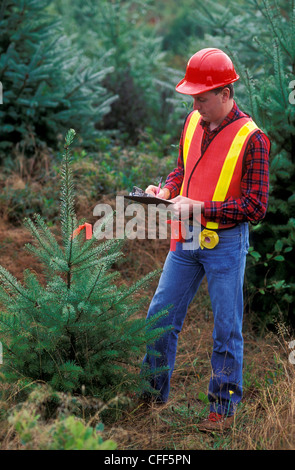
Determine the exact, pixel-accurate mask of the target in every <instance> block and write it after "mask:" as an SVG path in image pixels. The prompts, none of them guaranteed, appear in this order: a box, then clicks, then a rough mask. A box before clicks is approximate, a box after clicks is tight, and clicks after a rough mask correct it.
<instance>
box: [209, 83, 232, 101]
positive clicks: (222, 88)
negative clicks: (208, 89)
mask: <svg viewBox="0 0 295 470" xmlns="http://www.w3.org/2000/svg"><path fill="white" fill-rule="evenodd" d="M224 88H228V89H229V97H230V98H233V97H234V86H233V84H232V83H229V84H228V85H225V86H221V87H219V88H214V90H212V91H214V93H215V95H218V93H221V92H222V90H224Z"/></svg>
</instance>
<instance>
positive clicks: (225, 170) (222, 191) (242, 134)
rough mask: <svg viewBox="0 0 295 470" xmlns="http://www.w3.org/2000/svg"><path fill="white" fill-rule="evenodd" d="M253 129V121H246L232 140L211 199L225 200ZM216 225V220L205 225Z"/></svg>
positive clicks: (215, 226)
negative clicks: (241, 154)
mask: <svg viewBox="0 0 295 470" xmlns="http://www.w3.org/2000/svg"><path fill="white" fill-rule="evenodd" d="M254 129H258V127H257V125H256V124H255V122H253V121H249V122H247V123H246V124H245V125H244V126H243V127H241V129H240V130H239V132H238V133H237V135H236V136H235V138H234V140H233V141H232V144H231V147H230V149H229V151H228V154H227V156H226V159H225V161H224V164H223V167H222V170H221V172H220V175H219V179H218V182H217V185H216V188H215V191H214V194H213V198H212V201H224V200H225V198H226V195H227V191H228V188H229V185H230V183H231V180H232V176H233V174H234V171H235V167H236V164H237V161H238V158H239V156H240V153H241V150H242V148H243V145H244V143H245V141H246V139H247V137H248V135H249V134H250V132H252V131H253V130H254ZM218 226H219V224H218V223H217V222H208V223H207V225H206V227H207V228H211V229H217V228H218Z"/></svg>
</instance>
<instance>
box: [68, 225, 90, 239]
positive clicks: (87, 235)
mask: <svg viewBox="0 0 295 470" xmlns="http://www.w3.org/2000/svg"><path fill="white" fill-rule="evenodd" d="M84 229H85V232H86V240H90V239H91V238H92V225H91V224H87V223H85V224H83V225H79V227H78V228H76V230H74V231H73V235H72V237H73V238H75V237H76V236H77V235H79V233H80V232H81V230H84Z"/></svg>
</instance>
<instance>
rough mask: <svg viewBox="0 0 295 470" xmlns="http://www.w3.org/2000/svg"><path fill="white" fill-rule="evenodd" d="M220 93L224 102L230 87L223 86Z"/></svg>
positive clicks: (227, 98) (228, 94)
mask: <svg viewBox="0 0 295 470" xmlns="http://www.w3.org/2000/svg"><path fill="white" fill-rule="evenodd" d="M221 93H222V102H223V103H226V102H227V101H228V100H229V97H230V89H229V88H227V87H225V88H223V90H222V92H221Z"/></svg>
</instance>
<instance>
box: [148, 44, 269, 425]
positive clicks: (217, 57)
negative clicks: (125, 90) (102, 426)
mask: <svg viewBox="0 0 295 470" xmlns="http://www.w3.org/2000/svg"><path fill="white" fill-rule="evenodd" d="M238 79H239V76H238V75H237V73H236V71H235V69H234V66H233V63H232V61H231V59H230V58H229V57H228V56H227V55H226V54H225V53H224V52H223V51H221V50H219V49H212V48H209V49H203V50H201V51H199V52H197V53H196V54H194V55H193V56H192V57H191V59H190V60H189V62H188V64H187V68H186V74H185V77H184V79H183V80H181V82H180V83H179V84H178V85H177V86H176V91H178V92H179V93H183V94H187V95H190V96H191V97H192V99H193V102H194V106H193V111H192V112H191V113H190V114H189V115H188V116H187V118H186V121H185V124H184V128H183V132H182V136H181V140H180V146H179V157H178V163H177V168H175V169H174V171H172V173H170V174H169V176H168V178H167V180H166V183H165V185H164V188H163V189H161V191H160V192H159V194H158V196H159V197H161V198H163V199H172V201H173V202H174V206H173V208H174V210H175V211H180V210H181V207H182V206H183V205H184V204H188V205H189V207H190V210H191V211H192V209H193V206H194V205H196V204H197V205H199V207H201V218H202V230H203V231H202V232H201V240H203V243H202V242H201V246H199V247H197V248H196V249H192V250H188V249H184V246H183V243H182V241H179V242H177V243H176V249H175V250H170V252H169V254H168V256H167V259H166V261H165V264H164V268H163V273H162V275H161V278H160V281H159V285H158V288H157V291H156V293H155V295H154V297H153V300H152V302H151V305H150V308H149V311H148V318H150V317H151V316H153V315H155V314H156V313H157V312H159V311H160V310H161V309H163V308H165V307H166V306H168V305H172V307H171V308H170V309H169V313H168V315H167V316H166V317H165V318H163V319H162V320H160V321H159V322H158V323H157V325H156V326H168V325H170V326H171V325H172V327H173V329H172V330H171V331H169V332H168V333H166V334H165V335H164V336H163V337H162V338H161V339H159V340H158V341H156V343H155V344H154V350H156V351H158V356H157V355H154V354H153V351H152V350H151V349H150V348H148V350H147V354H146V356H145V358H144V361H143V366H145V367H146V366H147V367H149V368H150V369H151V370H152V371H154V376H153V380H152V381H151V386H152V388H153V389H155V390H156V391H157V392H158V394H157V399H156V400H157V402H160V403H165V402H166V401H167V400H168V395H169V388H170V378H171V375H172V372H173V368H174V363H175V356H176V349H177V339H178V334H179V332H180V331H181V328H182V325H183V321H184V319H185V316H186V313H187V308H188V306H189V304H190V302H191V301H192V299H193V297H194V296H195V294H196V292H197V290H198V288H199V286H200V283H201V281H202V279H203V277H204V276H205V275H206V277H207V282H208V291H209V295H210V299H211V304H212V310H213V316H214V328H213V351H212V357H211V366H212V376H211V379H210V383H209V390H208V398H209V402H210V414H209V416H208V418H207V419H206V420H204V422H202V423H200V424H199V425H198V428H199V429H200V430H204V431H206V430H208V431H212V430H221V429H224V428H226V427H228V426H230V425H231V423H232V421H233V419H234V413H235V411H236V408H237V405H238V403H239V402H240V400H241V398H242V391H243V388H242V365H243V336H242V320H243V282H244V271H245V260H246V254H247V251H248V247H249V242H248V222H255V223H257V221H259V220H261V219H262V218H263V217H264V216H265V212H266V208H267V201H268V188H269V183H268V157H269V151H270V142H269V139H268V138H267V136H266V135H265V134H264V133H263V132H262V131H261V130H260V129H259V128H258V127H257V126H256V124H255V123H254V122H253V121H252V119H251V117H250V116H249V115H247V114H245V113H243V112H242V111H240V110H239V108H238V107H237V105H236V103H235V101H234V99H233V83H234V82H235V81H237V80H238ZM157 189H158V188H157V187H156V186H153V185H151V186H149V187H148V188H147V189H146V192H148V193H151V194H157ZM162 366H166V367H168V368H169V371H168V372H165V373H163V372H162V373H158V372H157V369H158V368H159V367H162ZM146 396H150V395H149V394H147V395H146Z"/></svg>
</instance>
